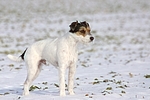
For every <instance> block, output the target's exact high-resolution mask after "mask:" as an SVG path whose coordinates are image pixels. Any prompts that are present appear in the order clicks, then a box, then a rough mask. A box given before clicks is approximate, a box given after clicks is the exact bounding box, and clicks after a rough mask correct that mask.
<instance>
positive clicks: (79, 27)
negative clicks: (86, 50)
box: [69, 21, 94, 43]
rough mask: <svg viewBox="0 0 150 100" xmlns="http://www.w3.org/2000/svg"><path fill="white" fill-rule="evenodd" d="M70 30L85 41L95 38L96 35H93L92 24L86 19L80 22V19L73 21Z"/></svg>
mask: <svg viewBox="0 0 150 100" xmlns="http://www.w3.org/2000/svg"><path fill="white" fill-rule="evenodd" d="M69 32H71V33H73V34H74V35H75V36H76V37H77V39H78V40H80V41H81V42H84V43H87V42H92V41H93V40H94V37H93V36H92V35H91V29H90V25H89V24H88V23H87V22H86V21H84V22H80V23H78V21H76V22H72V23H71V25H70V31H69Z"/></svg>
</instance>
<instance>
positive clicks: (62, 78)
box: [59, 66, 66, 96]
mask: <svg viewBox="0 0 150 100" xmlns="http://www.w3.org/2000/svg"><path fill="white" fill-rule="evenodd" d="M59 89H60V96H66V92H65V66H60V68H59Z"/></svg>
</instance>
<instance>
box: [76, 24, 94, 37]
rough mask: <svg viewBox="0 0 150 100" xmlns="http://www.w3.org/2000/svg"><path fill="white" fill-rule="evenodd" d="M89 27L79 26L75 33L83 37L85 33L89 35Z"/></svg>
mask: <svg viewBox="0 0 150 100" xmlns="http://www.w3.org/2000/svg"><path fill="white" fill-rule="evenodd" d="M90 31H91V30H90V27H83V26H82V27H80V29H79V31H78V32H76V33H75V34H76V35H78V36H79V35H82V36H83V37H85V36H86V35H90Z"/></svg>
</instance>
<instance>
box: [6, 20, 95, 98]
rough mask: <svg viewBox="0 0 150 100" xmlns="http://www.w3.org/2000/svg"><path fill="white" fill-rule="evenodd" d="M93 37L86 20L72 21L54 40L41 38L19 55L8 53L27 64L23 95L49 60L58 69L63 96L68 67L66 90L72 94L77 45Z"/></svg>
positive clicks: (12, 57)
mask: <svg viewBox="0 0 150 100" xmlns="http://www.w3.org/2000/svg"><path fill="white" fill-rule="evenodd" d="M93 40H94V37H93V36H92V35H91V33H90V26H89V24H88V23H87V22H85V21H84V22H80V23H78V21H76V22H72V23H71V25H70V31H69V33H67V34H65V35H64V36H62V37H59V38H57V39H54V40H42V41H39V42H36V43H34V44H32V45H31V46H30V47H29V48H27V49H26V50H25V51H24V52H23V54H22V55H21V56H19V57H16V56H13V55H8V58H10V59H11V60H13V61H23V60H24V61H25V63H26V65H27V72H28V73H27V78H26V81H25V83H24V92H23V95H28V94H29V88H30V86H31V83H32V82H33V80H35V79H36V78H37V76H38V75H39V73H40V71H41V67H42V64H46V62H50V63H51V64H52V65H54V66H55V67H56V68H58V70H59V88H60V96H65V95H66V93H65V70H66V68H69V75H68V91H69V94H70V95H73V94H74V91H73V88H74V75H75V71H76V62H77V59H78V58H77V56H78V51H77V46H78V44H79V43H88V42H92V41H93Z"/></svg>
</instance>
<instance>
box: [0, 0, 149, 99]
mask: <svg viewBox="0 0 150 100" xmlns="http://www.w3.org/2000/svg"><path fill="white" fill-rule="evenodd" d="M114 2H115V3H114ZM81 7H82V8H81ZM149 10H150V2H148V1H147V0H126V1H120V0H105V1H103V0H92V1H88V0H82V1H81V0H76V2H73V1H71V0H65V1H60V0H55V1H49V0H33V1H31V0H25V1H24V0H12V2H9V0H5V1H2V0H1V1H0V48H1V49H0V100H18V99H20V100H36V99H37V100H60V99H62V100H101V99H104V100H120V99H121V100H150V85H149V84H150V78H146V77H145V76H146V75H150V13H149ZM76 20H79V21H85V20H86V21H87V22H89V24H90V26H91V30H92V34H93V35H94V36H95V38H96V39H95V41H94V43H91V44H88V45H83V46H82V45H81V46H80V50H79V60H78V63H77V65H78V66H77V71H76V77H75V88H74V91H75V93H76V94H75V95H74V96H70V95H68V92H67V91H66V93H67V96H66V97H60V96H59V88H58V87H57V84H58V72H57V69H55V68H54V67H53V66H52V65H49V66H43V70H42V72H41V73H40V75H39V77H38V78H37V79H36V80H35V81H34V82H33V84H32V85H33V86H37V87H38V88H39V89H34V90H33V91H31V92H30V95H29V96H22V91H23V90H22V89H23V83H24V81H25V78H26V66H25V64H24V62H22V63H16V62H12V61H10V60H9V59H8V58H7V57H6V55H7V54H9V53H10V54H14V55H18V56H19V55H20V54H21V53H22V52H23V51H24V50H25V49H26V48H27V47H28V46H29V45H30V44H32V43H33V42H35V41H38V40H41V39H47V38H56V37H58V36H61V35H63V34H64V33H66V32H68V30H69V27H68V26H69V24H70V23H71V22H72V21H76ZM66 78H67V75H66ZM66 83H67V81H66Z"/></svg>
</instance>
